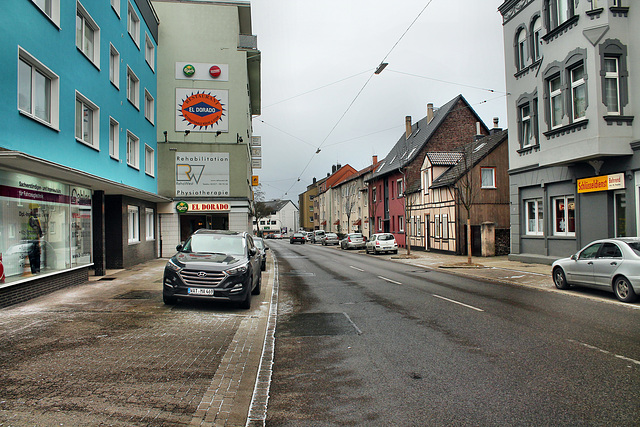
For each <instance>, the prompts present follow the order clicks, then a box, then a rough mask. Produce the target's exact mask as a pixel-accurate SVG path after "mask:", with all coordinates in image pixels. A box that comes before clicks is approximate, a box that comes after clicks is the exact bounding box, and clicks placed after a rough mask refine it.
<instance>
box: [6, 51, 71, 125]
mask: <svg viewBox="0 0 640 427" xmlns="http://www.w3.org/2000/svg"><path fill="white" fill-rule="evenodd" d="M20 61H22V62H23V63H24V64H25V65H27V66H29V67H30V77H29V106H28V109H24V108H21V106H20V89H21V85H20V72H19V71H18V72H17V76H18V84H17V87H18V91H17V98H18V99H17V102H16V104H17V107H18V111H19V112H20V113H21V114H23V115H25V116H27V117H29V118H31V119H33V120H35V121H37V122H39V123H42V124H44V125H46V126H49V127H51V128H53V129H55V130H58V126H59V117H60V105H59V102H60V78H59V77H58V75H57V74H55V73H54V72H53V71H51V70H50V69H49V68H48V67H46V66H45V65H44V64H43V63H42V62H40V61H38V60H37V59H36V58H35V57H34V56H32V55H31V54H30V53H29V52H27V51H26V50H24V49H22V48H21V47H19V46H18V70H19V69H20ZM38 74H39V75H40V76H42V77H44V78H45V79H47V81H48V84H49V87H48V90H46V96H45V98H47V97H48V104H49V105H48V107H49V109H48V116H49V117H48V119H47V118H43V117H40V116H39V115H38V114H37V112H36V111H35V110H36V106H37V104H38V102H37V100H38V93H37V91H36V90H34V87H36V77H37V75H38Z"/></svg>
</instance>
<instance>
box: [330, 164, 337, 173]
mask: <svg viewBox="0 0 640 427" xmlns="http://www.w3.org/2000/svg"><path fill="white" fill-rule="evenodd" d="M331 173H336V165H332V166H331Z"/></svg>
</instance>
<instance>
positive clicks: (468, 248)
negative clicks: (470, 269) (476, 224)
mask: <svg viewBox="0 0 640 427" xmlns="http://www.w3.org/2000/svg"><path fill="white" fill-rule="evenodd" d="M467 264H471V218H469V217H467Z"/></svg>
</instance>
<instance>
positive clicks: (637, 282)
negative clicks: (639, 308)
mask: <svg viewBox="0 0 640 427" xmlns="http://www.w3.org/2000/svg"><path fill="white" fill-rule="evenodd" d="M551 272H552V275H553V283H554V284H555V285H556V287H557V288H558V289H569V288H570V287H571V285H580V286H587V287H590V288H595V289H603V290H607V291H611V292H613V293H614V294H615V296H616V298H618V299H619V300H620V301H623V302H634V301H636V300H637V299H638V295H640V238H637V237H627V238H624V237H621V238H616V239H602V240H596V241H593V242H591V243H589V244H588V245H587V246H585V247H584V248H582V249H581V250H580V251H578V252H577V253H576V254H574V255H571V257H569V258H562V259H559V260H557V261H555V262H554V263H553V264H552V265H551Z"/></svg>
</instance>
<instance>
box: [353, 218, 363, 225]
mask: <svg viewBox="0 0 640 427" xmlns="http://www.w3.org/2000/svg"><path fill="white" fill-rule="evenodd" d="M353 225H362V220H361V219H359V220H357V221H354V223H353Z"/></svg>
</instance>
